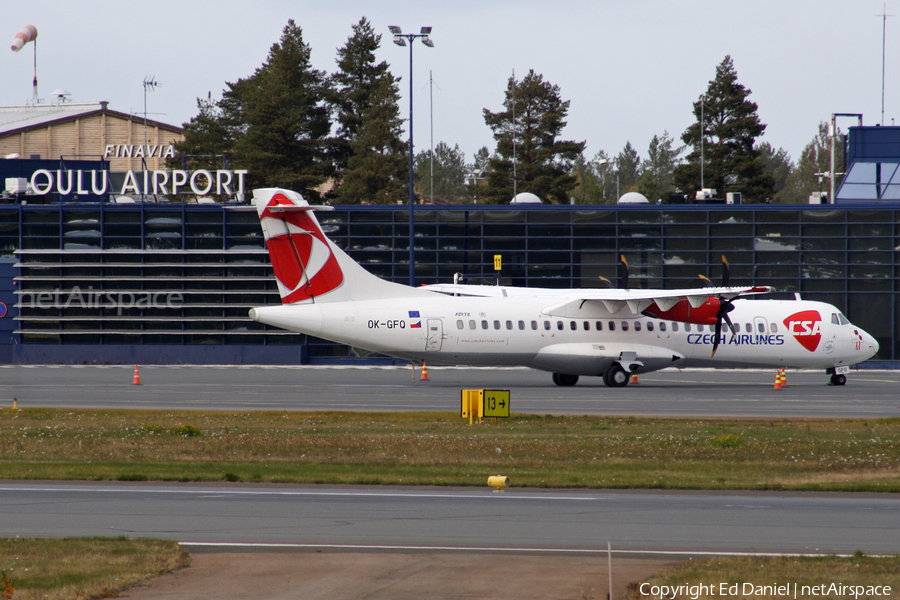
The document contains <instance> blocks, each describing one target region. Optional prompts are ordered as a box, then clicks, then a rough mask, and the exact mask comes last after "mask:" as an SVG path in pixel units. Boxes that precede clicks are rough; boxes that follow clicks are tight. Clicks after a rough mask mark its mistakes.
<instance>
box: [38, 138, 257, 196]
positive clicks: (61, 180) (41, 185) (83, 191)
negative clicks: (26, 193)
mask: <svg viewBox="0 0 900 600" xmlns="http://www.w3.org/2000/svg"><path fill="white" fill-rule="evenodd" d="M154 157H157V158H174V157H175V147H174V146H172V145H169V146H162V145H158V146H157V145H147V146H140V145H122V144H119V145H116V144H109V145H107V146H106V150H105V152H104V158H105V159H110V158H154ZM246 174H247V171H246V170H245V169H235V170H230V169H216V170H214V171H211V170H207V169H197V170H195V171H189V170H183V169H172V170H144V171H134V170H129V171H126V172H125V178H124V179H123V180H122V185H121V187H120V188H119V189H113V185H112V182H111V180H110V176H109V171H108V170H105V169H100V170H96V169H92V170H81V169H57V170H49V169H37V170H36V171H35V172H34V173H32V175H31V179H30V183H31V189H32V190H33V191H34V193H35V194H38V195H43V194H49V193H57V194H62V195H64V196H65V195H68V194H73V193H74V194H78V195H87V194H94V195H97V196H102V195H104V194H107V193H113V194H119V195H123V196H124V195H127V194H136V195H154V196H157V195H163V196H168V195H172V196H175V195H178V194H187V193H191V194H195V195H197V196H206V195H209V194H216V195H223V194H224V195H227V196H232V195H235V194H237V195H239V196H243V194H244V191H245V190H244V185H245V182H244V176H245V175H246Z"/></svg>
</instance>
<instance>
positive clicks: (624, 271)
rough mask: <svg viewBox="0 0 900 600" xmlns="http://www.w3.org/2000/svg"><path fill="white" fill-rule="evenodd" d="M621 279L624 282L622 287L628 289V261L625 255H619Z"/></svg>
mask: <svg viewBox="0 0 900 600" xmlns="http://www.w3.org/2000/svg"><path fill="white" fill-rule="evenodd" d="M619 281H620V282H621V284H622V289H623V290H627V289H628V263H627V262H626V261H625V255H624V254H620V255H619Z"/></svg>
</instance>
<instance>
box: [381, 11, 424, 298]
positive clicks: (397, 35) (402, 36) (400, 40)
mask: <svg viewBox="0 0 900 600" xmlns="http://www.w3.org/2000/svg"><path fill="white" fill-rule="evenodd" d="M388 28H389V29H390V30H391V34H393V36H394V43H395V44H397V45H398V46H405V45H406V42H407V41H409V285H410V286H411V287H415V285H416V275H415V272H416V271H415V265H416V260H415V258H416V256H415V255H416V251H415V235H414V231H413V228H414V227H415V218H414V216H413V210H414V209H415V204H416V196H415V192H414V191H413V42H414V41H415V39H416V38H422V43H423V44H425V45H426V46H428V47H429V48H434V42H432V41H431V38H429V37H428V36H429V35H431V27H422V29H421V30H420V33H403V32H402V31H401V30H400V28H399V27H397V26H396V25H390V26H388Z"/></svg>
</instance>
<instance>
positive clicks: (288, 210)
mask: <svg viewBox="0 0 900 600" xmlns="http://www.w3.org/2000/svg"><path fill="white" fill-rule="evenodd" d="M254 197H255V200H256V208H257V211H258V213H259V219H260V223H261V224H262V228H263V234H264V235H265V238H266V247H267V248H268V249H269V257H270V258H271V260H272V268H273V270H274V271H275V277H276V279H277V280H278V289H279V292H281V301H282V303H284V304H292V303H294V302H301V301H303V300H309V299H311V298H315V297H316V296H321V295H323V294H327V293H328V292H330V291H332V290H335V289H337V288H338V287H340V286H341V284H343V282H344V274H343V272H342V271H341V267H340V265H339V264H338V260H337V257H336V256H335V255H334V253H333V252H332V248H331V244H330V243H329V242H328V240H327V239H326V237H325V234H324V233H323V232H322V228H321V227H320V226H319V222H318V220H316V218H315V216H314V215H313V214H312V210H313V207H311V206H310V205H309V204H308V203H307V202H306V201H305V200H304V199H303V197H302V196H300V194H297V193H296V192H290V191H288V190H279V189H271V188H270V189H265V190H255V191H254Z"/></svg>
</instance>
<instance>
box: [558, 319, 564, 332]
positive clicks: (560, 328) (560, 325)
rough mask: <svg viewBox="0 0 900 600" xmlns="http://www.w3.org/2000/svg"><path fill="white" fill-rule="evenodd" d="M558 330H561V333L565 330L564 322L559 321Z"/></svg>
mask: <svg viewBox="0 0 900 600" xmlns="http://www.w3.org/2000/svg"><path fill="white" fill-rule="evenodd" d="M556 328H557V329H559V330H560V331H562V330H563V322H562V321H557V322H556Z"/></svg>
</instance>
